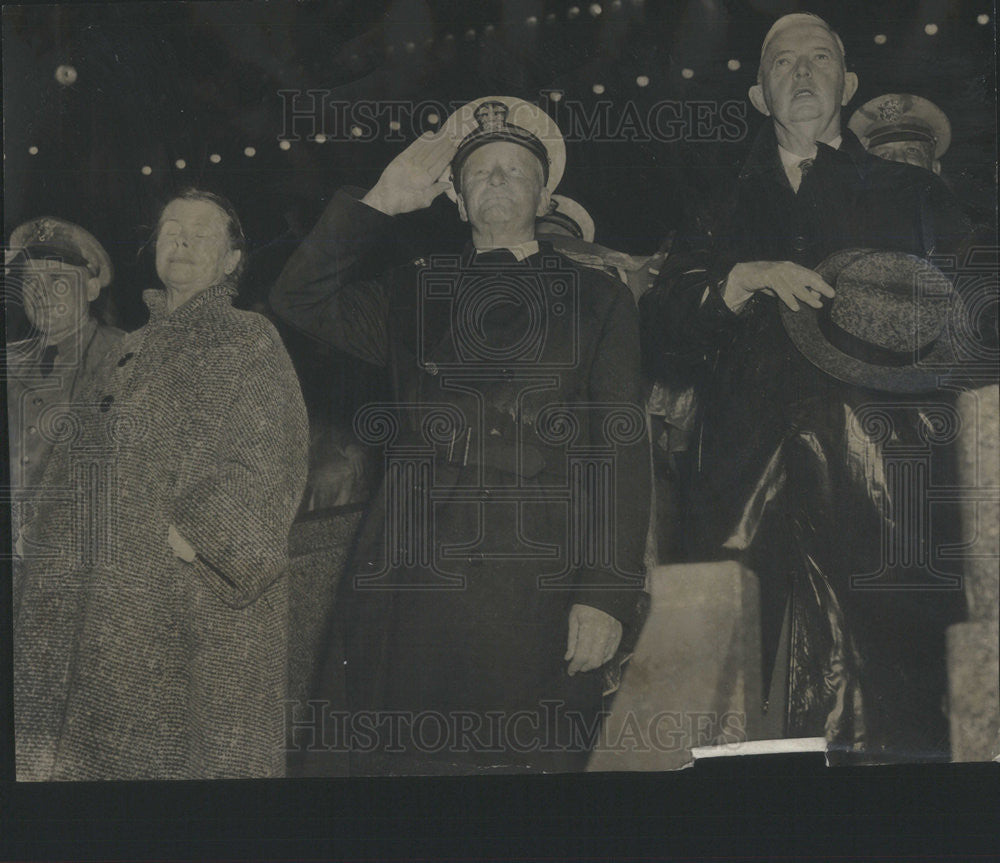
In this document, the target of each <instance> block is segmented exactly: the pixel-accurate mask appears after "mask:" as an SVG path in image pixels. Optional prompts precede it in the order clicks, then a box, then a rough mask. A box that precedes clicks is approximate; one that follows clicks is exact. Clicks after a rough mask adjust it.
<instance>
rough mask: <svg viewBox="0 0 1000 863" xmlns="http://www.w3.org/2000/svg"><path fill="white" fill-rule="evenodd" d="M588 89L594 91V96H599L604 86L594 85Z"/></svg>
mask: <svg viewBox="0 0 1000 863" xmlns="http://www.w3.org/2000/svg"><path fill="white" fill-rule="evenodd" d="M590 89H591V90H593V91H594V95H595V96H600V95H601V94H602V93H603V92H604V85H603V84H594V86H593V87H591V88H590Z"/></svg>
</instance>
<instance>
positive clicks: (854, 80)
mask: <svg viewBox="0 0 1000 863" xmlns="http://www.w3.org/2000/svg"><path fill="white" fill-rule="evenodd" d="M857 92H858V76H857V75H856V74H855V73H854V72H845V73H844V95H843V96H842V97H841V99H840V104H841V105H846V104H847V103H848V102H850V101H851V99H853V98H854V94H855V93H857Z"/></svg>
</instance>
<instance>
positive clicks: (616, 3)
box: [611, 0, 622, 10]
mask: <svg viewBox="0 0 1000 863" xmlns="http://www.w3.org/2000/svg"><path fill="white" fill-rule="evenodd" d="M611 8H612V9H616V10H617V9H621V8H622V0H611Z"/></svg>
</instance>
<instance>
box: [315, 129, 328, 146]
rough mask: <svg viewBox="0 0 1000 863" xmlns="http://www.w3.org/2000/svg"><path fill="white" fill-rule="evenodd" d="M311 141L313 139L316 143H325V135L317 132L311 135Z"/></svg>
mask: <svg viewBox="0 0 1000 863" xmlns="http://www.w3.org/2000/svg"><path fill="white" fill-rule="evenodd" d="M313 141H315V142H316V143H317V144H325V143H326V135H324V134H323V133H322V132H317V133H316V134H315V135H313Z"/></svg>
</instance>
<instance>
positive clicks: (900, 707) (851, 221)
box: [640, 121, 969, 743]
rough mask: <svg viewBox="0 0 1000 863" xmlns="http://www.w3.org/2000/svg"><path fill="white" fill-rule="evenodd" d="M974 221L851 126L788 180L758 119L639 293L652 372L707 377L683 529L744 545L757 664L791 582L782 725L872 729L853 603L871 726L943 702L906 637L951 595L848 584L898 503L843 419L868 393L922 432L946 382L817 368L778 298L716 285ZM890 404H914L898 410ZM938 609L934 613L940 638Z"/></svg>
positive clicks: (866, 440) (901, 431) (936, 237)
mask: <svg viewBox="0 0 1000 863" xmlns="http://www.w3.org/2000/svg"><path fill="white" fill-rule="evenodd" d="M968 233H969V224H968V222H967V220H966V219H965V217H964V216H963V214H962V212H961V209H960V207H959V206H958V203H957V201H956V200H955V198H954V196H953V195H952V194H951V192H950V191H949V190H948V188H947V186H945V184H944V183H943V182H942V180H941V179H940V178H939V177H937V176H936V175H935V174H933V173H931V172H930V171H925V170H923V169H920V168H916V167H913V166H912V165H903V164H898V163H896V162H889V161H886V160H883V159H879V158H877V157H875V156H872V155H869V154H868V153H866V152H865V150H864V149H863V148H862V146H861V144H860V143H859V141H858V139H857V138H856V137H855V136H854V135H853V134H852V133H851V132H850V131H847V130H844V132H843V140H842V143H841V146H840V147H839V148H838V149H834V148H833V147H829V146H827V145H826V144H822V143H820V144H819V145H818V154H817V156H816V159H815V163H814V165H813V167H812V170H811V171H809V173H808V174H807V176H806V177H805V178H804V179H803V181H802V185H801V187H800V189H799V191H798V193H797V194H796V193H795V192H793V191H792V188H791V185H790V184H789V181H788V178H787V176H786V174H785V171H784V169H783V167H782V163H781V160H780V158H779V154H778V144H777V139H776V137H775V133H774V128H773V125H772V123H771V122H770V121H768V122H767V123H765V125H764V126H763V127H762V130H761V132H760V134H759V136H758V138H757V140H756V141H755V143H754V145H753V148H752V150H751V152H750V155H749V156H748V158H747V161H746V163H745V164H744V166H743V169H742V171H741V172H740V175H739V179H738V181H737V183H736V186H735V190H734V201H733V204H732V208H731V210H730V212H729V213H728V214H727V218H726V219H725V220H723V221H722V223H721V225H720V226H719V228H718V231H717V232H716V235H715V237H714V238H713V242H712V243H711V248H710V249H709V251H708V253H707V254H704V253H702V252H699V253H694V254H677V255H675V256H674V258H673V260H672V261H669V262H668V266H666V267H664V271H663V273H662V274H661V278H660V280H659V281H658V283H657V285H656V287H655V288H654V289H653V290H652V291H651V292H650V293H649V294H647V296H646V297H644V298H643V301H642V302H641V303H640V309H641V310H642V312H643V325H644V330H643V342H644V355H645V358H646V365H647V371H649V372H650V373H651V374H652V375H653V376H654V377H663V378H667V379H673V380H678V379H680V380H682V381H684V382H688V381H689V380H694V381H696V382H698V383H700V399H701V422H700V425H699V428H698V434H697V438H696V449H695V452H694V464H695V471H694V477H693V482H692V488H691V504H690V507H689V510H688V512H687V519H686V524H685V528H684V536H685V540H686V543H687V553H688V556H689V557H690V558H691V559H693V560H708V559H716V558H720V557H726V558H734V557H735V558H739V559H740V560H742V561H743V562H745V563H746V564H747V565H748V566H750V567H751V568H752V569H753V570H754V571H755V572H756V573H757V574H758V575H759V576H760V578H761V599H762V629H763V634H764V659H765V671H766V672H769V671H770V667H771V663H773V661H774V655H775V649H776V644H777V641H778V635H779V631H780V628H781V623H782V616H783V612H784V610H785V607H786V602H787V599H788V596H789V594H790V592H791V593H792V594H793V595H794V596H795V602H794V603H793V611H792V624H791V633H792V635H791V640H792V648H791V649H792V660H791V664H790V667H788V668H783V669H777V670H776V672H775V673H780V674H787V675H788V683H789V687H790V699H789V715H788V725H787V729H786V730H787V733H788V734H789V735H790V736H806V735H823V734H824V733H825V734H827V735H828V736H829V737H832V738H835V739H840V740H846V741H848V742H853V743H859V742H860V741H861V739H862V738H863V737H864V735H865V734H866V729H865V725H864V721H865V720H864V714H865V712H866V711H865V710H863V709H862V701H863V699H862V698H861V690H862V688H864V687H860V686H859V682H864V681H863V679H862V677H861V676H859V667H858V657H857V655H856V652H855V651H854V650H853V649H852V640H851V639H850V638H849V637H848V635H847V628H846V627H847V625H846V623H845V620H846V618H851V617H853V620H854V621H855V623H856V625H855V626H854V627H853V630H854V635H855V641H861V642H863V643H862V645H861V646H862V648H863V650H862V652H863V653H865V654H867V658H868V660H867V668H868V672H874V673H872V674H868V675H867V679H868V681H870V682H871V683H872V684H873V685H872V686H871V687H870V689H869V692H870V693H871V694H872V696H873V697H872V698H871V699H869V701H868V706H869V708H871V709H870V710H867V713H868V714H869V716H868V719H869V724H870V725H878V726H881V727H880V728H878V729H877V730H878V732H879V734H880V735H881V734H888V735H894V739H895V740H897V741H898V740H900V739H901V736H900V735H901V734H902V723H904V722H906V723H908V724H911V725H913V724H915V725H916V726H918V727H920V726H923V727H924V728H927V727H929V724H933V723H935V721H936V720H935V716H937V717H940V711H939V709H938V705H939V703H940V693H939V694H938V696H937V698H936V703H935V698H934V696H933V694H932V690H931V689H927V691H925V692H924V693H922V694H921V695H920V697H919V698H917V699H913V696H914V693H915V689H916V688H917V687H919V686H921V685H922V683H921V682H920V678H923V680H924V681H926V679H927V675H928V673H929V667H930V664H931V660H930V657H929V656H928V654H926V653H924V654H919V652H918V651H917V645H918V644H919V642H920V640H921V639H922V640H923V641H924V643H927V640H928V638H927V636H928V632H927V631H926V629H925V632H924V635H923V636H921V635H920V634H919V632H920V629H921V627H925V628H926V627H929V626H931V625H932V624H931V623H930V619H931V618H933V617H934V615H936V614H938V612H939V611H941V612H943V611H944V609H945V608H946V607H948V606H949V605H950V606H951V607H952V608H954V602H953V601H952V600H953V599H955V598H956V597H957V596H958V592H956V591H955V590H951V591H950V592H949V591H946V590H932V591H927V590H923V591H912V590H911V591H908V592H907V591H901V590H896V591H887V590H868V591H862V590H857V589H853V588H852V586H851V576H852V575H863V574H866V573H871V572H877V571H878V570H879V567H880V564H882V562H883V550H882V539H883V532H884V531H885V530H887V529H890V528H891V521H892V518H893V516H892V513H891V510H889V509H887V507H888V506H891V505H894V504H893V501H892V497H893V494H892V491H891V489H887V488H885V486H884V480H882V481H879V480H878V479H877V478H876V479H873V478H872V477H873V476H874V474H872V471H873V470H875V469H874V468H872V467H869V469H868V474H867V475H866V473H865V470H864V468H863V465H864V463H865V461H866V460H867V461H868V462H869V463H870V464H872V465H879V466H880V465H882V464H883V463H884V458H885V456H884V453H883V451H882V449H881V445H880V444H878V443H877V442H876V441H875V440H874V438H873V436H871V435H868V436H865V435H858V434H854V433H853V431H852V429H856V428H858V426H857V425H856V421H855V417H857V416H858V413H857V412H858V411H859V410H864V409H866V408H865V406H870V405H878V406H880V407H881V409H883V410H884V411H887V412H892V411H894V410H895V413H892V417H893V419H892V422H893V423H894V424H895V431H894V433H895V434H896V437H895V438H893V442H894V443H896V445H908V444H909V443H911V442H913V441H917V440H918V439H919V428H918V426H919V424H920V423H921V419H920V418H919V416H918V415H917V412H916V411H914V410H913V405H914V403H920V402H921V400H922V401H923V402H924V403H936V402H939V401H940V399H941V397H940V396H939V395H931V396H927V395H924V396H919V397H916V399H915V398H914V397H912V396H909V397H908V396H906V395H901V396H899V395H891V394H885V393H876V392H874V391H871V390H866V389H864V388H862V387H852V386H849V385H847V384H844V383H842V382H840V381H838V380H836V379H834V378H833V377H830V376H828V375H826V374H824V373H823V372H821V371H820V370H818V369H817V368H816V367H815V366H813V365H812V364H811V363H810V362H809V361H808V360H806V359H805V358H804V357H803V356H802V355H801V354H800V353H799V351H798V350H797V349H796V348H795V346H794V345H793V344H792V342H791V340H790V338H789V337H788V335H787V334H786V332H785V329H784V326H783V325H782V323H781V318H780V315H779V311H778V304H779V303H780V300H778V299H777V298H776V297H773V296H767V295H765V294H762V293H759V292H758V293H757V294H755V295H754V296H753V298H752V299H751V300H750V301H749V302H748V303H747V305H746V306H745V307H744V308H743V309H742V310H741V311H740V313H739V314H734V313H733V312H732V311H730V310H729V308H728V307H727V306H726V304H725V302H724V301H723V299H722V294H721V287H722V283H723V282H724V280H725V277H726V275H727V274H728V272H729V271H730V269H731V268H732V267H733V265H734V264H736V263H739V262H742V261H792V262H794V263H797V264H800V265H801V266H804V267H808V268H814V267H816V266H817V265H818V264H820V262H822V261H823V260H824V259H825V258H827V257H828V256H829V255H831V254H833V253H835V252H838V251H841V250H843V249H851V248H872V249H881V250H891V251H900V252H906V253H908V254H912V255H917V256H920V257H929V256H932V255H935V254H938V255H945V254H951V253H954V252H955V251H956V250H957V249H958V248H959V247H960V245H961V244H962V241H963V240H964V239H965V238H966V236H967V235H968ZM685 372H688V373H690V374H691V378H690V379H688V380H685ZM897 404H902V405H906V404H908V405H909V408H907V407H905V406H904V407H903V408H902V409H901V410H902V412H900V411H899V410H896V409H895V408H894V406H895V405H897ZM907 411H909V413H907ZM911 439H912V440H911ZM890 445H891V444H890ZM933 461H934V463H935V466H936V467H944V466H945V465H946V464H947V460H946V458H944V457H942V455H941V453H938V454H937V455H936V456H935V458H934V459H933ZM880 470H882V468H881V467H879V468H878V471H880ZM878 471H875V473H878ZM866 480H867V482H866ZM882 586H883V587H885V582H884V581H883V582H882ZM935 586H937V587H940V586H941V582H938V583H937V584H936V585H935ZM918 607H922V611H920V610H919V609H918ZM943 619H944V618H943V617H940V616H939V617H938V618H937V630H938V631H937V637H938V640H939V647H943V642H941V641H940V638H941V635H942V633H943V629H942V628H941V621H942V620H943ZM904 639H909V640H910V645H911V648H912V649H909V653H908V657H909V658H908V659H906V658H905V657H904V653H905V652H906V651H902V649H897V648H898V645H899V644H900V642H901V641H902V640H904ZM864 642H867V644H865V643H864ZM894 645H895V646H894ZM894 651H895V652H894ZM901 651H902V652H901ZM939 653H940V656H939V657H938V659H937V662H938V665H939V671H938V674H940V673H941V671H940V669H941V668H943V666H941V664H940V663H941V657H943V650H941V651H939ZM890 656H892V659H889V657H890ZM903 665H906V666H907V672H912V671H913V669H914V668H916V669H919V670H918V671H917V672H915V673H912V674H908V675H907V685H906V687H904V689H905V690H906V691H905V692H901V691H900V687H899V686H898V684H893V688H892V689H891V690H890V689H889V688H886V687H887V686H889V685H890V684H891V682H892V680H893V678H895V680H896V681H899V680H900V679H902V674H903V668H902V667H903ZM768 676H769V675H768V674H765V678H767V677H768ZM890 691H891V692H892V693H893V694H892V695H890V694H889V693H890ZM880 693H881V694H880ZM911 701H913V702H914V703H911ZM915 703H919V705H920V706H919V707H917V706H915ZM873 718H874V719H875V722H874V723H872V722H871V721H870V720H872V719H873ZM936 724H938V725H940V722H937V723H936ZM869 730H870V729H869ZM926 739H927V738H926V736H925V737H924V740H926Z"/></svg>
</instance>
